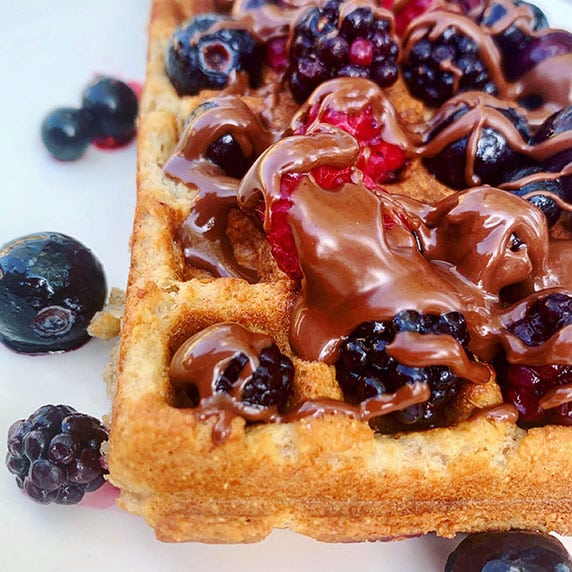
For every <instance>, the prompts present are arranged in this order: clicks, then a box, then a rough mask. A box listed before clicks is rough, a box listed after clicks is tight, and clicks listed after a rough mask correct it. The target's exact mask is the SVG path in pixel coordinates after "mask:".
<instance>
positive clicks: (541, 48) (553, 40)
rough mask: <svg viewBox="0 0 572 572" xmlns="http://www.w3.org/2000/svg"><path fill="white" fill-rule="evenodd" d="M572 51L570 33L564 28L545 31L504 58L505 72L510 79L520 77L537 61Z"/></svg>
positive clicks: (537, 62)
mask: <svg viewBox="0 0 572 572" xmlns="http://www.w3.org/2000/svg"><path fill="white" fill-rule="evenodd" d="M570 53H572V34H570V33H569V32H566V31H564V30H553V31H547V32H546V33H544V34H539V35H538V36H535V37H533V38H532V39H531V40H530V42H528V44H526V46H525V47H524V48H522V49H521V50H519V51H517V52H513V53H512V54H511V55H510V56H507V57H506V59H505V65H504V68H505V74H506V75H507V78H508V79H510V80H515V79H518V78H520V77H522V76H523V75H524V74H525V73H526V72H528V71H530V70H531V69H532V68H534V67H535V66H536V65H538V64H539V63H541V62H543V61H544V60H547V59H549V58H553V57H556V56H562V55H565V54H570Z"/></svg>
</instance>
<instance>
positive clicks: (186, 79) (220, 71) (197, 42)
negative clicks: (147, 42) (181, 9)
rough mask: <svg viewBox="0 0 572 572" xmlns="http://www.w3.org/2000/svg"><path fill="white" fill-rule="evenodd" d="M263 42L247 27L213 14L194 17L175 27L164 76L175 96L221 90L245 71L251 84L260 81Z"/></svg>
mask: <svg viewBox="0 0 572 572" xmlns="http://www.w3.org/2000/svg"><path fill="white" fill-rule="evenodd" d="M225 24H227V25H226V27H225ZM263 60H264V45H263V44H262V43H261V42H259V41H258V40H257V39H256V38H255V37H254V36H253V35H252V34H251V33H250V32H249V31H248V30H244V29H239V28H237V27H235V26H234V24H233V23H232V21H231V20H228V19H226V18H224V17H222V16H219V15H216V14H203V15H200V16H197V17H196V18H194V19H193V20H191V21H190V22H188V23H187V24H185V25H184V26H182V27H180V28H177V29H176V30H175V32H174V33H173V35H172V37H171V42H170V44H169V48H168V50H167V56H166V66H167V75H168V76H169V79H170V80H171V83H172V84H173V87H174V88H175V89H176V90H177V93H178V94H179V95H194V94H196V93H198V92H199V91H200V90H201V89H222V88H224V87H226V86H227V85H228V83H229V82H230V81H233V80H234V79H235V78H236V74H237V73H238V72H246V73H247V74H248V78H249V81H250V84H251V85H253V86H254V85H256V84H257V83H258V82H259V81H260V74H261V69H262V63H263Z"/></svg>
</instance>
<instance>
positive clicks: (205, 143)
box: [164, 96, 272, 282]
mask: <svg viewBox="0 0 572 572" xmlns="http://www.w3.org/2000/svg"><path fill="white" fill-rule="evenodd" d="M211 103H212V105H211V106H210V107H207V108H206V109H205V110H204V111H203V112H202V113H200V114H197V115H196V116H194V117H192V118H191V120H190V121H189V123H188V125H187V126H186V128H185V132H184V133H183V136H182V137H181V139H180V141H179V144H178V146H177V148H176V149H175V150H174V152H173V154H172V156H171V158H170V159H169V160H168V161H167V163H166V165H165V167H164V171H165V173H166V174H167V175H169V176H171V177H173V178H175V179H178V180H179V181H182V182H184V183H186V184H187V185H189V186H191V187H194V188H196V189H197V191H198V197H197V199H196V200H195V203H194V205H193V209H192V210H191V212H190V214H189V216H188V217H187V219H186V221H185V223H184V224H183V226H182V228H181V229H180V235H179V238H180V241H181V243H182V246H183V251H184V254H185V257H186V258H187V260H188V261H189V262H190V263H191V264H192V265H193V266H195V267H197V268H202V269H205V270H209V271H210V272H212V273H213V274H214V275H215V276H223V277H224V276H232V277H237V278H244V279H246V280H248V281H249V282H256V281H257V280H258V277H257V275H256V273H255V272H254V271H253V270H252V269H250V268H246V267H244V266H242V265H241V264H240V263H239V262H238V261H237V260H236V258H235V255H234V251H233V247H232V244H231V242H230V239H229V237H228V235H227V233H226V229H227V226H228V219H229V215H230V211H231V210H232V209H236V208H237V205H236V190H237V188H238V182H239V181H238V180H237V179H234V178H232V177H227V176H226V175H225V174H224V172H223V171H222V169H220V168H219V167H217V166H216V165H215V164H214V163H212V162H211V161H209V160H208V159H206V153H207V149H208V147H209V145H210V144H211V143H213V142H214V141H216V140H217V139H219V138H220V137H222V136H223V135H226V134H230V135H232V137H233V138H234V140H235V141H236V142H237V143H238V145H239V146H240V148H241V150H242V152H243V154H244V156H245V157H253V158H254V157H256V156H258V155H259V154H260V153H261V152H262V151H263V150H264V149H265V148H266V147H267V146H268V145H269V144H270V142H271V141H272V137H271V135H270V134H269V133H268V132H267V131H266V130H265V129H264V128H263V127H262V125H261V124H260V122H259V121H258V119H257V117H256V115H255V114H254V113H253V112H252V111H251V110H250V108H249V107H248V106H247V105H246V103H244V101H243V100H242V99H240V98H238V97H234V96H226V97H225V96H222V97H218V98H215V99H214V100H211Z"/></svg>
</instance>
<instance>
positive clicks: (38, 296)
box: [0, 232, 107, 353]
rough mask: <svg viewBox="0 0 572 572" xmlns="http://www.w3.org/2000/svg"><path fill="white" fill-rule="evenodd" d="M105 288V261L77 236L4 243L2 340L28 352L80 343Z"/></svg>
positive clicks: (0, 287) (34, 236)
mask: <svg viewBox="0 0 572 572" xmlns="http://www.w3.org/2000/svg"><path fill="white" fill-rule="evenodd" d="M106 293H107V286H106V280H105V274H104V271H103V267H102V266H101V263H100V262H99V260H97V258H96V257H95V256H94V254H93V253H92V252H91V250H89V249H88V248H86V247H85V246H84V245H83V244H81V243H80V242H78V241H77V240H75V239H74V238H71V237H69V236H66V235H64V234H60V233H57V232H46V233H38V234H31V235H27V236H23V237H21V238H18V239H15V240H12V241H11V242H9V243H7V244H5V245H4V246H2V247H1V248H0V343H3V344H5V345H6V346H8V347H9V348H11V349H13V350H15V351H18V352H24V353H46V352H57V351H66V350H71V349H75V348H78V347H79V346H81V345H83V344H84V343H86V342H87V341H88V340H89V339H90V336H89V334H88V332H87V327H88V325H89V322H90V321H91V318H92V317H93V315H94V314H95V313H96V312H97V311H98V310H101V308H102V307H103V304H104V302H105V297H106Z"/></svg>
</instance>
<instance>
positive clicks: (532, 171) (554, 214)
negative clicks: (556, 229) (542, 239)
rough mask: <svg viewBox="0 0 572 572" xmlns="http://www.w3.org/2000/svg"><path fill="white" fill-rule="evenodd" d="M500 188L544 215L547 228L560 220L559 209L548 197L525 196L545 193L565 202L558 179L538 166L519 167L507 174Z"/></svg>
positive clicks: (564, 193)
mask: <svg viewBox="0 0 572 572" xmlns="http://www.w3.org/2000/svg"><path fill="white" fill-rule="evenodd" d="M500 187H501V188H504V189H505V190H507V191H509V192H511V193H513V194H514V195H516V196H518V197H524V198H528V200H529V201H530V202H531V203H532V204H533V205H535V206H536V207H538V208H539V209H540V210H541V211H542V212H543V213H544V216H545V217H546V222H547V224H548V226H549V227H551V226H554V224H556V221H557V220H558V219H559V218H560V214H561V209H560V207H559V206H558V204H557V203H556V201H555V200H554V199H553V198H551V197H550V195H544V194H535V195H534V196H531V197H526V195H528V194H529V193H536V192H540V191H545V192H548V193H551V194H553V195H555V196H557V197H559V198H561V199H563V200H567V196H566V192H565V190H564V188H563V186H562V181H561V180H560V178H558V177H556V178H555V177H554V176H552V175H551V174H550V173H546V172H545V171H544V169H542V167H540V166H538V165H530V166H527V167H521V168H520V169H517V170H516V171H512V172H511V173H508V174H507V176H506V180H505V183H503V184H502V185H500Z"/></svg>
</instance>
